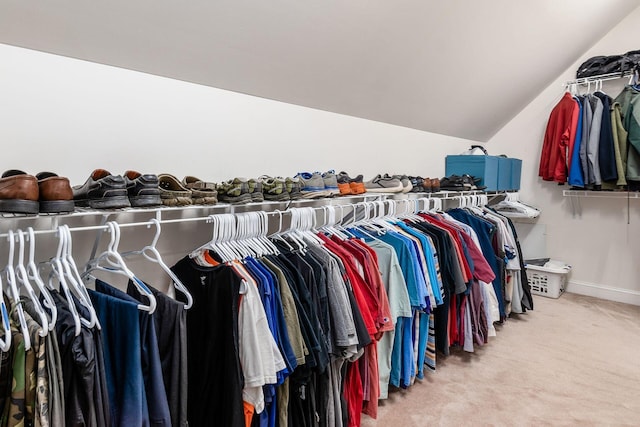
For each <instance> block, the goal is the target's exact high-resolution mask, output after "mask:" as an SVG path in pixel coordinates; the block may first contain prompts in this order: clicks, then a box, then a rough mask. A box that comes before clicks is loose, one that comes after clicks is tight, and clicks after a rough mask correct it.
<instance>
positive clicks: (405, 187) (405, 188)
mask: <svg viewBox="0 0 640 427" xmlns="http://www.w3.org/2000/svg"><path fill="white" fill-rule="evenodd" d="M384 177H385V178H395V179H397V180H399V181H400V183H401V184H402V193H409V192H410V191H411V190H412V189H413V184H411V180H410V179H409V177H408V176H407V175H393V176H389V175H387V174H385V175H384Z"/></svg>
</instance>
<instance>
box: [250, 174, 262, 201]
mask: <svg viewBox="0 0 640 427" xmlns="http://www.w3.org/2000/svg"><path fill="white" fill-rule="evenodd" d="M247 184H248V185H249V194H250V195H251V201H252V202H254V203H260V202H264V195H263V194H262V181H261V180H259V179H253V178H251V179H250V180H249V181H248V182H247Z"/></svg>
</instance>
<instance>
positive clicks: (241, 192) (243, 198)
mask: <svg viewBox="0 0 640 427" xmlns="http://www.w3.org/2000/svg"><path fill="white" fill-rule="evenodd" d="M218 199H219V200H220V201H221V202H223V203H231V204H232V205H239V204H242V203H249V202H250V201H251V194H250V193H249V183H248V182H247V180H246V179H242V178H234V179H233V180H229V181H225V182H222V183H220V184H218Z"/></svg>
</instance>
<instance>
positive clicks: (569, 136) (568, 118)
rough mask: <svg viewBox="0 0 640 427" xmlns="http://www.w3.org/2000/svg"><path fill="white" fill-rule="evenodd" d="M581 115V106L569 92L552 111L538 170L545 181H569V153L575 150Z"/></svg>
mask: <svg viewBox="0 0 640 427" xmlns="http://www.w3.org/2000/svg"><path fill="white" fill-rule="evenodd" d="M579 115H580V106H579V104H578V102H577V101H576V100H575V99H573V96H572V95H571V94H570V93H569V92H566V93H565V94H564V96H563V97H562V99H561V100H560V102H558V104H557V105H556V106H555V107H554V109H553V110H552V111H551V115H550V116H549V122H548V123H547V130H546V132H545V134H544V143H543V145H542V154H541V155H540V169H539V170H538V176H540V177H542V179H544V180H545V181H556V182H562V183H564V182H566V181H567V156H568V154H567V151H568V150H571V151H572V150H573V148H572V147H573V142H574V141H575V139H576V131H577V130H578V129H577V128H578V116H579Z"/></svg>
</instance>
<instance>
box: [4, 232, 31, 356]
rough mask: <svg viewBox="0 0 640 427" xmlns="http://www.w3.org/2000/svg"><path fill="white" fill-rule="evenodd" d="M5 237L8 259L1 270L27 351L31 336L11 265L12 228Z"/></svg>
mask: <svg viewBox="0 0 640 427" xmlns="http://www.w3.org/2000/svg"><path fill="white" fill-rule="evenodd" d="M7 239H8V240H9V260H8V262H7V266H6V267H5V268H4V270H3V272H4V273H5V274H6V279H7V283H8V284H9V293H8V297H9V298H10V299H11V300H12V301H13V303H14V305H15V310H16V312H17V313H18V323H19V325H18V326H19V328H20V332H21V333H22V335H23V339H24V349H25V351H27V350H29V349H31V337H30V334H29V327H28V325H27V319H26V318H25V316H24V310H23V308H22V301H20V291H19V290H18V286H17V280H16V272H15V270H14V267H13V255H14V252H15V241H14V240H15V236H14V234H13V230H9V232H8V237H7Z"/></svg>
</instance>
